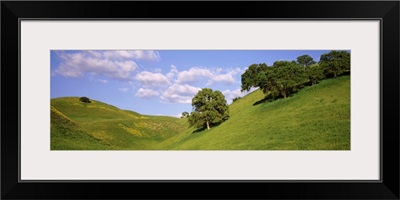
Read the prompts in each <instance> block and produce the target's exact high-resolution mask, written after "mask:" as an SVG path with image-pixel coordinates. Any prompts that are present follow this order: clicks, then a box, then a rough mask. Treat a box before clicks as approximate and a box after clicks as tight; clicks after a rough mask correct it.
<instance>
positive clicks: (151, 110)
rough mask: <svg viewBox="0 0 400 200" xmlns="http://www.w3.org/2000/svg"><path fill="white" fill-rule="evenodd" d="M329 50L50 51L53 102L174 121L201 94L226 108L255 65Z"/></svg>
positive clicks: (315, 58) (312, 55)
mask: <svg viewBox="0 0 400 200" xmlns="http://www.w3.org/2000/svg"><path fill="white" fill-rule="evenodd" d="M328 52H330V50H307V51H303V50H160V51H157V50H156V51H152V50H140V51H139V50H118V51H117V50H83V51H71V50H68V51H64V50H53V51H51V75H50V76H51V83H50V84H51V94H50V96H51V98H57V97H65V96H78V97H81V96H86V97H88V98H90V99H94V100H99V101H102V102H104V103H108V104H111V105H113V106H116V107H118V108H121V109H125V110H133V111H135V112H139V113H141V114H148V115H167V116H175V117H178V116H180V114H181V113H182V112H184V111H187V112H191V111H192V106H191V99H192V97H193V96H194V95H195V94H196V93H197V91H198V90H199V89H201V88H205V87H208V88H212V89H213V90H219V91H221V92H222V93H223V94H224V95H225V97H226V99H227V100H228V103H230V102H232V99H233V98H235V97H238V96H244V95H246V94H247V93H241V92H240V85H241V83H240V77H241V74H242V73H243V72H244V71H245V70H246V69H247V67H249V66H250V65H251V64H254V63H266V64H267V65H268V66H270V65H272V64H273V63H274V62H275V61H278V60H296V59H297V57H299V56H301V55H304V54H307V55H310V56H311V57H313V58H314V60H315V61H317V62H318V61H319V58H320V56H321V54H324V53H328Z"/></svg>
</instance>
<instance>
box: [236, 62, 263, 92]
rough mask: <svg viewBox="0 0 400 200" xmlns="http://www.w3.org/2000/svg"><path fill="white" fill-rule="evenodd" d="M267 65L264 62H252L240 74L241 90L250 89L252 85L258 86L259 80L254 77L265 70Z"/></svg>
mask: <svg viewBox="0 0 400 200" xmlns="http://www.w3.org/2000/svg"><path fill="white" fill-rule="evenodd" d="M267 68H268V66H267V64H265V63H261V64H252V65H250V66H249V68H248V69H246V71H245V72H244V73H243V74H242V88H241V91H242V92H243V91H250V89H251V88H252V87H260V82H259V81H258V80H257V79H256V77H257V76H258V74H259V73H261V72H265V71H266V70H267Z"/></svg>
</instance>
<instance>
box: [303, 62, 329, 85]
mask: <svg viewBox="0 0 400 200" xmlns="http://www.w3.org/2000/svg"><path fill="white" fill-rule="evenodd" d="M306 73H307V76H308V80H309V81H310V82H309V83H310V84H311V85H315V84H317V83H319V81H321V80H322V79H324V78H325V76H324V70H323V69H322V68H321V67H320V66H319V65H318V64H314V65H311V66H309V67H307V68H306Z"/></svg>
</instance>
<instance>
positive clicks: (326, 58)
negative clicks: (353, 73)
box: [319, 51, 350, 78]
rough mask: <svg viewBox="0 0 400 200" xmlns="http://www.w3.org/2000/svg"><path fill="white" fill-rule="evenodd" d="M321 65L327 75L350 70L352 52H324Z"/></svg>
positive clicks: (335, 74)
mask: <svg viewBox="0 0 400 200" xmlns="http://www.w3.org/2000/svg"><path fill="white" fill-rule="evenodd" d="M319 66H320V67H321V68H322V69H323V70H324V74H325V76H327V77H334V78H336V77H337V76H339V75H341V74H343V73H345V72H348V71H350V53H349V52H347V51H331V52H329V53H326V54H322V55H321V58H320V61H319Z"/></svg>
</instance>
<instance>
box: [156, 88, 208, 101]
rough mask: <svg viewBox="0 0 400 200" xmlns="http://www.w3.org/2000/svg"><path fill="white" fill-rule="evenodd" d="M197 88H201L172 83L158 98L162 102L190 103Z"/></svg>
mask: <svg viewBox="0 0 400 200" xmlns="http://www.w3.org/2000/svg"><path fill="white" fill-rule="evenodd" d="M199 90H201V88H198V87H193V86H190V85H188V84H185V85H179V84H173V85H172V86H170V87H169V88H168V89H167V90H166V91H165V92H164V93H163V94H162V95H161V97H160V98H161V100H162V102H167V103H184V104H190V103H192V98H193V96H194V95H195V94H196V93H197V92H198V91H199Z"/></svg>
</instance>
